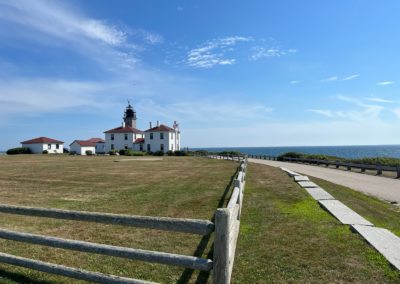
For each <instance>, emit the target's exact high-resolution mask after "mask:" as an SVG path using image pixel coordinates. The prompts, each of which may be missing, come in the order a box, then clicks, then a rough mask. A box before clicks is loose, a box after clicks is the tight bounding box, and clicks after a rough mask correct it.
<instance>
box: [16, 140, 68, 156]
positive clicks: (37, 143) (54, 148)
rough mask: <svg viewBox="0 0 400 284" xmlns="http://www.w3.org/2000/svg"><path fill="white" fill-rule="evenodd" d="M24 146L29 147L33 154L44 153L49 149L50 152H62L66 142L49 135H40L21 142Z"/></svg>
mask: <svg viewBox="0 0 400 284" xmlns="http://www.w3.org/2000/svg"><path fill="white" fill-rule="evenodd" d="M21 144H22V147H26V148H29V149H30V150H31V152H32V153H33V154H42V153H43V151H47V153H49V154H62V153H63V152H64V142H63V141H59V140H55V139H52V138H48V137H38V138H35V139H31V140H26V141H23V142H21Z"/></svg>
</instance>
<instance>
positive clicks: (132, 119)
mask: <svg viewBox="0 0 400 284" xmlns="http://www.w3.org/2000/svg"><path fill="white" fill-rule="evenodd" d="M124 122H125V125H126V126H129V127H132V128H136V111H135V110H134V109H133V107H132V106H131V104H130V102H129V101H128V106H127V107H126V109H125V113H124Z"/></svg>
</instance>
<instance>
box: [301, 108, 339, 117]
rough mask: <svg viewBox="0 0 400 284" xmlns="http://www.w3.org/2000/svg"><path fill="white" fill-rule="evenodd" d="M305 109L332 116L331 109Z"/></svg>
mask: <svg viewBox="0 0 400 284" xmlns="http://www.w3.org/2000/svg"><path fill="white" fill-rule="evenodd" d="M307 111H310V112H314V113H318V114H321V115H323V116H326V117H333V116H334V115H333V113H332V111H331V110H324V109H308V110H307Z"/></svg>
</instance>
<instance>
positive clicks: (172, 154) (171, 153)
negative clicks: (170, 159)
mask: <svg viewBox="0 0 400 284" xmlns="http://www.w3.org/2000/svg"><path fill="white" fill-rule="evenodd" d="M167 156H175V152H174V151H171V150H169V151H167Z"/></svg>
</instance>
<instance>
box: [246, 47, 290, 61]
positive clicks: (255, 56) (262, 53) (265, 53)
mask: <svg viewBox="0 0 400 284" xmlns="http://www.w3.org/2000/svg"><path fill="white" fill-rule="evenodd" d="M252 51H253V53H252V54H251V55H250V58H251V60H259V59H261V58H266V57H281V56H284V55H288V54H291V53H296V52H297V50H296V49H280V48H276V47H274V48H271V47H270V48H268V47H263V46H255V47H253V48H252Z"/></svg>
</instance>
